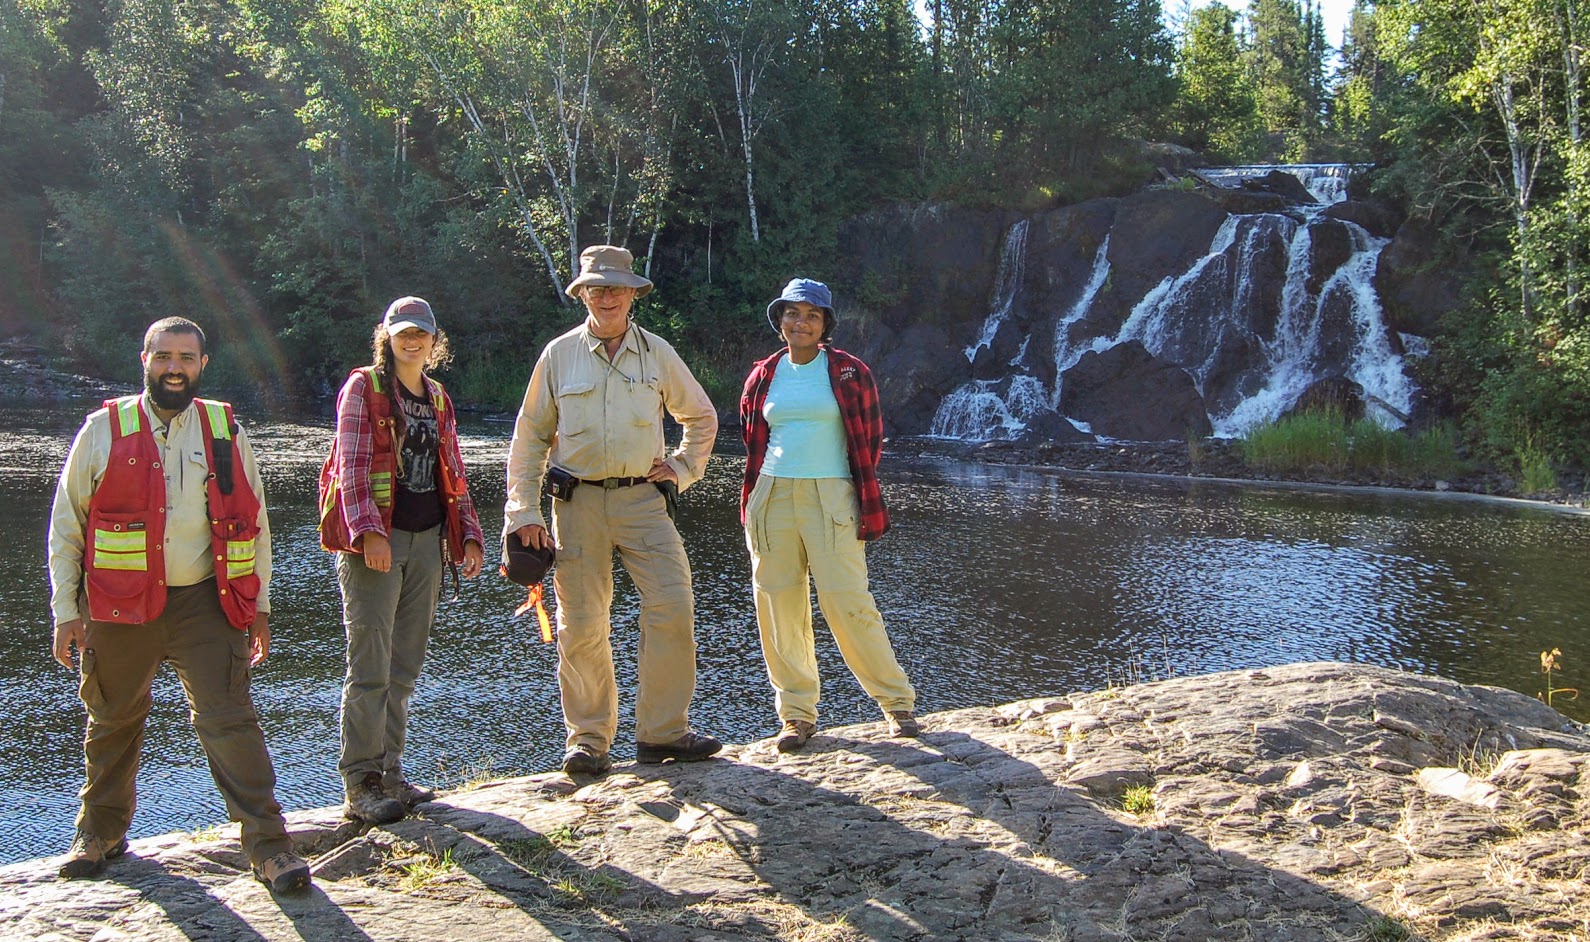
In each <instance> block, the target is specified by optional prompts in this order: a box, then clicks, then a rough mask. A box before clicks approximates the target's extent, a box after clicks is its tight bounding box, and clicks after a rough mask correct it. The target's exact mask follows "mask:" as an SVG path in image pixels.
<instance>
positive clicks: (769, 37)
mask: <svg viewBox="0 0 1590 942" xmlns="http://www.w3.org/2000/svg"><path fill="white" fill-rule="evenodd" d="M697 9H698V13H699V15H701V16H702V17H703V18H704V20H705V22H706V24H707V32H708V37H709V46H710V48H711V53H710V54H711V55H714V56H715V57H716V59H717V61H718V63H719V64H720V65H721V67H722V68H724V69H725V70H726V72H727V75H728V78H729V84H730V87H731V91H732V94H733V96H734V117H735V130H736V131H737V132H738V133H739V144H740V155H741V159H742V161H743V164H744V169H745V203H746V214H747V219H748V220H749V225H750V229H751V241H753V242H759V241H761V238H762V231H761V225H760V223H759V222H758V220H757V212H756V147H755V145H756V138H757V135H758V134H760V133H761V131H762V129H763V127H764V126H765V125H766V124H767V122H768V121H769V120H771V119H772V118H773V116H774V112H775V109H776V102H775V101H773V99H772V96H771V95H769V94H768V90H767V88H766V83H767V78H768V70H769V69H770V68H771V67H772V66H773V65H774V63H775V61H776V60H777V59H778V58H779V53H780V51H781V50H782V49H784V48H785V47H787V46H788V45H789V43H790V42H791V41H792V40H793V39H794V26H793V23H792V20H791V17H790V12H789V9H788V8H787V7H785V6H784V5H783V4H782V3H780V2H778V0H726V2H717V3H704V4H701V5H700V6H698V8H697Z"/></svg>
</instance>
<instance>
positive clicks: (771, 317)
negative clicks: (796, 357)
mask: <svg viewBox="0 0 1590 942" xmlns="http://www.w3.org/2000/svg"><path fill="white" fill-rule="evenodd" d="M790 301H805V302H806V303H807V304H811V305H815V306H817V307H820V308H822V309H823V339H824V340H828V339H829V338H830V337H832V336H833V333H834V296H833V295H832V294H830V293H829V291H828V286H827V285H825V284H823V283H822V282H820V281H813V280H811V279H810V278H792V279H790V283H789V284H787V285H785V286H784V293H783V294H781V295H779V296H778V297H776V298H774V299H773V303H772V304H769V305H768V306H767V322H768V323H769V324H771V325H772V327H773V332H774V333H775V334H778V335H780V336H783V333H784V332H783V331H782V330H780V329H779V326H778V322H779V319H780V318H781V317H783V315H784V305H785V304H787V303H788V302H790Z"/></svg>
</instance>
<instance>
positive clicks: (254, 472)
mask: <svg viewBox="0 0 1590 942" xmlns="http://www.w3.org/2000/svg"><path fill="white" fill-rule="evenodd" d="M140 401H141V402H142V404H143V407H144V414H145V415H147V416H149V424H150V426H151V429H152V430H153V432H154V435H155V447H156V448H158V449H159V450H160V467H161V469H162V470H163V471H165V475H166V546H165V550H164V552H163V555H164V556H165V565H166V584H167V585H173V586H184V585H197V584H198V583H200V582H203V581H205V580H206V579H214V578H215V562H214V560H213V558H212V554H211V552H210V515H209V513H208V507H209V498H208V492H207V489H206V486H205V478H206V477H207V476H208V475H209V473H210V465H209V462H208V461H206V460H205V456H204V449H205V441H204V424H203V422H201V421H200V419H199V407H198V406H197V405H189V406H188V408H186V409H184V410H183V411H181V412H179V413H177V414H176V416H175V417H173V418H172V420H171V422H170V424H168V425H161V424H160V419H159V418H158V417H156V415H155V410H154V406H153V404H151V403H150V401H149V394H148V393H147V392H146V393H144V394H143V396H142V397H140ZM237 450H238V453H239V454H240V455H242V458H243V474H244V475H245V476H246V477H247V479H248V485H249V487H251V488H253V490H254V494H255V496H257V497H258V498H259V502H260V507H259V536H257V537H255V539H254V554H255V555H254V572H255V574H257V575H258V576H259V600H258V604H259V611H260V612H262V613H265V614H269V613H270V610H271V604H270V580H271V528H270V520H269V518H268V517H267V515H266V513H265V488H264V486H263V485H262V484H261V483H260V479H259V468H258V466H257V465H256V464H255V462H254V449H253V446H251V445H250V444H249V441H248V434H247V433H245V432H244V431H243V430H242V429H241V428H240V429H238V432H237ZM109 460H110V410H109V409H100V410H98V411H96V412H94V413H92V414H91V415H89V417H88V420H87V421H85V422H84V423H83V427H82V429H80V430H79V431H78V433H77V438H76V439H75V440H74V441H73V442H72V449H71V451H69V452H67V454H66V466H65V467H64V468H62V469H61V479H60V481H59V482H57V484H56V486H55V505H54V507H53V508H52V509H51V511H50V589H51V592H50V610H51V612H52V613H53V614H54V616H55V623H56V624H57V625H59V624H61V623H62V622H68V621H71V620H72V619H74V618H86V617H87V614H88V613H87V612H86V611H84V610H83V609H82V608H80V607H79V606H80V604H81V602H80V596H81V592H82V585H83V552H84V549H83V547H84V543H83V540H84V536H83V532H84V530H85V528H86V527H87V522H88V501H89V498H91V497H93V496H94V489H95V488H97V487H99V482H100V480H101V479H103V478H104V476H105V465H106V464H107V463H108V462H109Z"/></svg>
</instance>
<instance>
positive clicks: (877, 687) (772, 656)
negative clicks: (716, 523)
mask: <svg viewBox="0 0 1590 942" xmlns="http://www.w3.org/2000/svg"><path fill="white" fill-rule="evenodd" d="M857 515H858V509H857V503H856V489H855V485H853V484H852V483H851V482H850V481H849V480H846V479H845V478H815V479H813V478H781V477H773V476H770V475H766V474H764V475H762V476H761V477H759V478H757V481H756V486H755V487H753V488H752V489H751V495H750V497H749V499H747V501H746V504H745V541H746V545H747V546H748V547H749V548H750V551H751V587H752V588H753V589H754V590H755V594H756V624H757V629H758V631H759V632H760V634H761V636H762V656H763V658H764V659H765V660H766V661H767V676H768V680H770V681H771V682H772V684H773V692H774V695H775V706H776V708H777V710H778V717H779V719H781V720H806V721H807V722H809V723H815V722H817V701H818V697H819V693H820V681H819V679H818V676H817V646H816V638H815V636H814V634H813V631H812V600H811V599H812V597H811V581H813V580H815V581H816V583H817V604H818V605H820V606H821V607H822V612H823V617H824V618H825V619H826V620H827V622H828V627H829V629H830V630H831V631H832V632H833V633H834V640H835V641H836V642H838V644H839V653H840V654H841V655H843V656H844V659H845V665H846V666H847V667H849V668H850V672H851V673H852V674H854V675H856V680H857V681H859V682H860V683H861V689H863V690H865V691H866V692H867V695H868V696H870V697H872V699H874V700H876V701H877V702H878V706H879V707H881V708H882V709H883V710H884V711H885V712H888V711H892V710H914V709H915V708H916V692H915V691H914V690H912V689H911V682H910V681H909V680H907V679H906V676H905V671H903V670H901V669H900V663H899V661H897V660H895V657H894V648H893V647H892V646H891V645H890V644H889V635H888V632H887V631H885V630H884V627H883V616H882V615H880V614H878V603H877V602H876V601H874V600H873V597H872V592H871V591H870V590H869V589H868V588H867V552H866V544H865V543H863V542H862V541H861V540H860V539H859V538H857V536H856V519H857ZM808 574H809V575H808Z"/></svg>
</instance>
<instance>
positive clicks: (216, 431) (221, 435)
mask: <svg viewBox="0 0 1590 942" xmlns="http://www.w3.org/2000/svg"><path fill="white" fill-rule="evenodd" d="M198 401H199V404H200V405H202V406H203V407H204V411H205V412H207V413H209V417H210V434H211V435H214V436H215V438H216V440H217V441H223V442H229V441H231V440H232V427H231V423H229V422H227V421H226V406H224V405H222V404H221V403H219V402H216V401H215V400H213V399H200V400H198Z"/></svg>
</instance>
